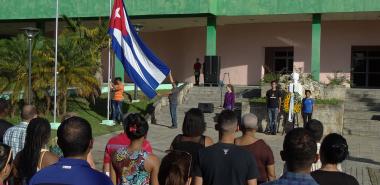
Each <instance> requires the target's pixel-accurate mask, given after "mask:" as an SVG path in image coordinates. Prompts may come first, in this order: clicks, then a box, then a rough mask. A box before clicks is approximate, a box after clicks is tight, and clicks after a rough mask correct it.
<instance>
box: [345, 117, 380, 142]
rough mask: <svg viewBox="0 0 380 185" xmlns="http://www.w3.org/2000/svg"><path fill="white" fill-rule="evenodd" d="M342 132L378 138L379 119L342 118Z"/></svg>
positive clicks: (379, 135)
mask: <svg viewBox="0 0 380 185" xmlns="http://www.w3.org/2000/svg"><path fill="white" fill-rule="evenodd" d="M343 122H344V127H343V134H345V135H356V136H368V137H378V138H380V121H374V120H361V119H344V121H343Z"/></svg>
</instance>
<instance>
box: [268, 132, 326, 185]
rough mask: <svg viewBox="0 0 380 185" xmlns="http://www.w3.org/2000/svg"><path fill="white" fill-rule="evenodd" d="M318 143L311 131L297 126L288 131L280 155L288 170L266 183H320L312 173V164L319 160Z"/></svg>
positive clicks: (314, 184)
mask: <svg viewBox="0 0 380 185" xmlns="http://www.w3.org/2000/svg"><path fill="white" fill-rule="evenodd" d="M316 153H317V144H316V142H315V140H314V138H313V136H312V135H311V133H310V132H309V131H307V130H306V129H304V128H295V129H293V130H291V131H290V132H288V133H287V134H286V136H285V139H284V143H283V150H282V151H281V153H280V155H281V158H282V160H284V161H285V162H286V167H287V172H285V173H284V174H283V175H282V176H281V177H280V178H279V179H277V180H274V181H271V182H267V183H264V184H265V185H294V184H302V185H318V183H317V182H316V181H315V180H314V179H313V177H312V176H311V175H310V169H311V165H312V164H313V163H314V162H315V161H317V158H318V156H317V154H316Z"/></svg>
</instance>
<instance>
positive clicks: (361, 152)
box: [93, 88, 380, 185]
mask: <svg viewBox="0 0 380 185" xmlns="http://www.w3.org/2000/svg"><path fill="white" fill-rule="evenodd" d="M215 92H216V90H215V89H214V90H212V89H211V88H210V89H197V90H193V89H192V90H191V91H190V93H189V97H188V98H187V100H186V101H185V103H184V104H183V105H179V107H178V108H177V109H178V123H179V128H178V129H169V128H168V126H170V125H171V123H170V115H169V108H168V107H163V109H162V110H161V112H160V113H159V115H156V117H157V123H158V125H151V126H150V129H149V133H148V140H149V141H150V142H151V144H152V147H153V152H154V154H156V155H158V156H159V157H160V158H162V157H163V156H164V155H165V150H167V149H169V146H170V144H171V142H172V140H173V138H174V137H175V136H176V135H177V134H179V133H181V128H180V127H181V125H182V124H181V123H182V121H183V118H184V112H185V111H187V110H188V109H190V108H192V107H196V105H197V104H198V102H205V101H212V102H213V103H214V105H219V104H218V102H219V101H218V100H219V97H218V96H213V94H215ZM194 94H196V95H197V96H194ZM199 94H202V95H201V96H199ZM215 112H220V109H216V110H215ZM214 115H215V114H205V119H206V122H207V127H208V129H207V131H206V133H205V135H207V136H210V137H211V138H212V139H213V140H214V142H215V141H217V138H218V134H217V132H216V131H215V130H214V128H213V127H214V122H213V117H214ZM116 134H117V133H113V134H108V135H104V136H100V137H97V138H96V139H95V145H94V149H93V153H94V158H95V163H96V165H97V167H98V169H101V168H102V158H103V153H104V147H105V144H106V142H107V141H108V139H109V138H110V137H112V136H114V135H116ZM237 136H239V134H237ZM257 137H258V138H261V139H264V140H265V141H266V142H267V143H268V144H269V145H270V146H271V148H272V150H273V153H274V155H275V162H276V164H275V166H276V175H277V177H279V176H280V175H281V174H282V170H283V165H284V163H283V162H282V160H281V158H280V151H281V149H282V143H283V139H284V136H282V135H280V134H278V135H276V136H268V135H264V134H261V133H258V134H257ZM346 138H347V140H348V142H349V150H350V154H351V158H350V159H349V160H346V161H345V162H344V163H343V164H342V168H343V170H344V171H345V172H346V173H349V174H351V175H353V176H355V177H356V178H357V179H358V181H359V183H360V184H361V185H371V183H370V179H369V175H368V169H367V168H368V167H370V168H373V169H380V155H379V153H380V143H379V141H378V140H377V139H375V138H369V137H360V136H348V137H346Z"/></svg>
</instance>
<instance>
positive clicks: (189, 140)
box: [170, 108, 213, 166]
mask: <svg viewBox="0 0 380 185" xmlns="http://www.w3.org/2000/svg"><path fill="white" fill-rule="evenodd" d="M205 131H206V122H205V120H204V115H203V113H202V111H201V110H200V109H198V108H192V109H190V110H189V111H187V112H186V114H185V118H184V120H183V125H182V134H178V135H177V136H176V137H175V138H174V140H173V142H172V144H171V146H170V148H171V149H173V150H180V151H185V152H188V153H189V154H191V156H192V158H193V159H194V160H193V162H192V166H194V163H195V159H196V157H197V155H198V152H199V150H201V149H203V148H205V147H208V146H210V145H212V144H213V141H212V139H211V138H210V137H208V136H205V135H203V134H204V132H205Z"/></svg>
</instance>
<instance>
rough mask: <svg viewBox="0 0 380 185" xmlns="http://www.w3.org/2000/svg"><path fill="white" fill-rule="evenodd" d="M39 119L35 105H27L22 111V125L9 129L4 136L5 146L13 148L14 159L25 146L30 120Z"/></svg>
mask: <svg viewBox="0 0 380 185" xmlns="http://www.w3.org/2000/svg"><path fill="white" fill-rule="evenodd" d="M36 117H37V109H36V107H35V106H33V105H25V106H24V107H22V110H21V120H22V121H21V122H20V124H18V125H16V126H13V127H11V128H9V129H8V130H7V131H6V132H5V134H4V138H3V141H4V144H7V145H8V146H10V147H11V148H12V151H13V157H16V154H17V153H18V152H20V151H21V150H22V149H23V148H24V145H25V137H26V128H27V127H28V124H29V122H30V120H32V119H34V118H36Z"/></svg>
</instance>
